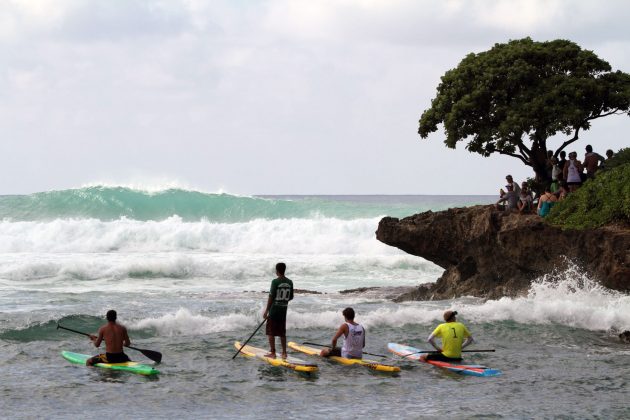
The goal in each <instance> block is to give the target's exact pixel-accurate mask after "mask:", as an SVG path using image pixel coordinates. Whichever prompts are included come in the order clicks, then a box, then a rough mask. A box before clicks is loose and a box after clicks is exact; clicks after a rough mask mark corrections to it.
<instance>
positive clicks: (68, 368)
mask: <svg viewBox="0 0 630 420" xmlns="http://www.w3.org/2000/svg"><path fill="white" fill-rule="evenodd" d="M494 200H495V197H492V196H388V195H375V196H252V197H250V196H236V195H229V194H210V193H204V192H199V191H189V190H184V189H164V190H156V191H143V190H138V189H132V188H127V187H117V186H91V187H84V188H77V189H71V190H63V191H49V192H42V193H36V194H30V195H13V196H7V195H5V196H0V220H1V221H0V370H1V371H2V374H1V375H0V395H1V398H0V417H2V418H85V419H91V418H94V419H96V418H103V417H106V418H113V417H119V418H173V417H180V418H321V417H331V416H336V417H345V418H359V417H365V416H371V417H373V418H471V417H476V418H629V417H630V404H629V403H628V382H629V381H630V379H629V378H630V345H629V344H622V343H620V342H619V340H618V338H617V334H618V333H619V331H622V330H630V296H628V295H626V294H622V293H619V292H615V291H611V290H607V289H604V288H602V287H601V286H599V285H598V284H597V283H596V282H595V281H593V279H590V278H589V277H588V276H587V275H586V274H585V273H583V272H582V271H580V269H579V267H578V265H572V266H571V267H570V268H569V269H568V270H566V271H562V272H555V273H549V274H547V275H545V276H543V277H541V278H539V279H537V281H536V282H535V283H534V284H533V286H532V287H531V289H530V291H529V293H528V294H527V295H526V296H522V297H518V298H502V299H499V300H484V299H479V298H474V297H462V298H459V299H453V300H448V301H431V302H405V303H394V302H393V301H392V300H391V297H392V296H393V295H395V294H396V293H398V292H400V291H401V290H404V289H405V288H409V287H413V286H416V285H418V284H420V283H426V282H433V281H435V280H436V279H437V278H438V277H439V276H440V275H441V273H442V271H443V270H442V269H441V268H440V267H438V266H436V265H434V264H432V263H431V262H429V261H426V260H424V259H422V258H419V257H416V256H412V255H408V254H405V253H404V252H402V251H400V250H398V249H395V248H391V247H389V246H387V245H385V244H382V243H380V242H378V241H377V240H376V238H375V234H374V232H375V230H376V228H377V225H378V222H379V220H380V219H381V218H382V217H383V216H394V217H405V216H408V215H412V214H414V213H418V212H422V211H427V210H433V211H437V210H443V209H446V208H449V207H461V206H468V205H473V204H484V203H491V202H493V201H494ZM279 261H283V262H285V263H286V264H287V273H286V274H287V277H289V278H291V279H292V280H293V281H294V284H295V287H296V289H300V292H298V293H296V295H295V299H294V300H293V301H292V302H291V303H290V305H289V311H288V320H287V329H288V332H287V335H288V339H289V340H290V341H296V342H305V341H311V342H323V343H328V342H330V339H331V336H332V335H333V333H334V332H335V330H336V328H337V327H338V326H339V324H341V322H343V318H342V316H341V310H342V309H343V308H345V307H347V306H352V307H353V308H354V309H355V310H356V312H357V318H356V320H357V321H358V322H360V323H362V324H363V325H364V326H365V328H366V330H367V346H366V351H368V352H372V353H377V354H387V348H386V346H387V343H388V342H401V343H406V344H410V345H413V346H416V347H421V348H422V347H424V348H427V344H426V337H427V336H428V335H429V334H430V332H431V331H432V329H433V328H434V326H435V325H437V324H438V323H439V322H440V321H441V314H442V313H443V311H444V310H447V309H456V310H457V311H458V312H459V316H458V318H459V320H460V321H462V322H464V323H465V324H466V325H467V326H468V327H469V329H470V330H471V332H472V333H473V335H474V337H475V340H476V344H475V345H473V346H472V347H471V348H485V349H488V348H491V349H496V352H495V353H477V354H475V353H469V354H468V355H467V356H466V362H470V363H478V364H484V365H487V366H489V367H492V368H495V369H500V370H501V371H502V372H503V374H502V375H501V376H498V377H489V378H478V377H469V376H461V375H458V374H455V373H450V372H447V371H444V370H441V369H437V368H434V367H431V366H429V365H426V364H418V363H417V362H412V361H402V360H399V359H396V358H395V357H394V356H391V357H387V358H384V359H379V360H384V361H385V362H386V363H395V364H398V365H399V366H401V368H402V371H401V372H400V373H399V374H397V375H385V374H377V373H374V372H372V371H369V370H366V369H364V368H361V367H353V366H339V365H335V364H332V363H330V362H328V361H324V360H317V359H313V360H311V361H315V362H317V363H318V364H319V367H320V371H319V373H318V374H316V375H312V376H305V375H303V374H297V373H295V372H292V371H289V370H285V369H282V368H274V367H271V366H269V365H266V364H264V363H262V362H260V361H257V360H252V359H247V358H245V357H241V356H239V357H237V358H235V359H234V360H232V356H233V355H234V353H235V351H236V350H235V348H234V341H235V340H241V341H242V340H245V339H246V338H247V337H249V335H250V334H251V333H252V332H253V330H254V329H255V328H256V326H257V325H258V324H259V323H260V322H261V316H262V311H263V308H264V305H265V303H266V299H267V291H268V288H269V284H270V282H271V280H272V279H273V278H274V277H275V276H274V274H275V273H274V267H275V264H276V263H277V262H279ZM359 288H368V289H367V290H363V291H361V290H356V291H352V290H353V289H359ZM348 290H350V292H348ZM109 309H116V310H117V311H118V314H119V320H120V322H121V323H123V324H125V325H126V326H127V327H128V329H129V332H130V335H131V339H132V345H135V346H137V347H140V348H147V349H152V350H157V351H160V352H162V353H163V355H164V358H163V361H162V363H161V364H160V365H159V367H158V369H159V370H160V371H161V372H162V373H161V374H160V375H159V376H157V377H142V376H138V375H133V374H130V373H125V372H114V371H108V370H103V369H95V368H86V367H82V366H77V365H72V364H70V363H68V362H66V361H65V360H64V359H63V358H62V357H61V355H60V352H61V351H63V350H69V351H74V352H78V353H86V354H97V353H98V352H97V350H96V349H95V348H94V347H93V346H92V345H91V344H90V343H89V341H88V340H87V339H86V338H85V337H83V336H80V335H76V334H73V333H70V332H65V331H61V330H57V329H56V326H57V324H58V323H59V324H61V325H63V326H67V327H70V328H74V329H77V330H81V331H86V332H90V333H94V332H95V331H96V330H97V328H98V327H99V326H100V325H101V324H103V323H104V315H105V312H106V311H107V310H109ZM250 344H252V345H255V346H258V347H263V348H267V340H266V337H265V335H264V332H263V331H261V332H259V333H258V334H257V335H256V336H255V337H254V338H253V339H252V341H251V342H250ZM128 354H129V356H131V357H132V358H133V359H134V360H137V361H143V362H149V361H148V360H147V359H145V358H143V356H142V355H141V354H140V353H138V352H135V351H133V350H129V351H128ZM298 357H300V358H302V359H308V357H309V356H306V355H298Z"/></svg>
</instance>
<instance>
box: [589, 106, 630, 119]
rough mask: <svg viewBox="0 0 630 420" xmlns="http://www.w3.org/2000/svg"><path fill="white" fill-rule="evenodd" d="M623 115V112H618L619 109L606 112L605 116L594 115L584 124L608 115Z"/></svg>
mask: <svg viewBox="0 0 630 420" xmlns="http://www.w3.org/2000/svg"><path fill="white" fill-rule="evenodd" d="M623 114H625V112H623V111H620V110H619V108H617V109H615V110H614V111H610V112H607V113H605V114H597V115H595V116H593V117H588V118H587V119H585V120H584V122H586V121H591V120H596V119H597V118H602V117H607V116H609V115H623Z"/></svg>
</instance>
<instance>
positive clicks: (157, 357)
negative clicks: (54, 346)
mask: <svg viewBox="0 0 630 420" xmlns="http://www.w3.org/2000/svg"><path fill="white" fill-rule="evenodd" d="M59 328H61V329H62V330H67V331H72V332H73V333H77V334H81V335H85V336H88V337H89V336H90V334H87V333H84V332H81V331H77V330H73V329H72V328H66V327H62V326H61V325H59V324H57V329H59ZM125 347H129V348H130V349H133V350H136V351H139V352H140V353H142V354H143V355H144V356H145V357H146V358H148V359H151V360H153V361H154V362H155V363H160V362H161V361H162V353H160V352H159V351H153V350H145V349H139V348H137V347H132V346H125Z"/></svg>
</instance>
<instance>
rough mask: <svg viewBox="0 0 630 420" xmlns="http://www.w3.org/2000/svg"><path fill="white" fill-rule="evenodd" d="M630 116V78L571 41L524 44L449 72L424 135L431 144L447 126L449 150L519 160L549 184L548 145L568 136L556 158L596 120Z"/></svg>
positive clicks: (424, 122) (425, 119) (500, 47)
mask: <svg viewBox="0 0 630 420" xmlns="http://www.w3.org/2000/svg"><path fill="white" fill-rule="evenodd" d="M629 109H630V75H628V74H626V73H623V72H621V71H614V72H613V71H611V67H610V65H609V64H608V63H607V62H606V61H604V60H602V59H600V58H598V57H597V56H596V55H595V54H594V53H593V52H592V51H588V50H582V49H581V48H580V47H579V46H578V45H577V44H575V43H573V42H571V41H567V40H555V41H549V42H535V41H532V40H531V39H530V38H524V39H520V40H514V41H510V42H508V43H505V44H495V45H494V47H493V48H492V49H490V50H488V51H485V52H482V53H479V54H473V53H471V54H469V55H467V56H466V57H465V58H464V59H463V60H462V61H461V62H460V63H459V65H458V66H457V67H456V68H454V69H452V70H449V71H447V72H446V73H445V74H444V76H442V82H441V83H440V85H439V86H438V88H437V95H436V97H435V98H434V99H433V100H432V101H431V107H430V108H429V109H427V110H425V111H424V113H423V114H422V116H421V118H420V127H419V130H418V133H419V134H420V136H421V137H422V138H426V137H427V136H428V135H429V134H430V133H432V132H434V131H437V129H438V125H439V124H443V125H444V130H445V132H446V140H445V141H444V143H445V144H446V145H447V146H448V147H450V148H455V147H456V145H457V143H458V142H459V141H462V140H467V142H468V143H467V144H466V148H467V149H468V150H469V151H471V152H475V153H479V154H481V155H483V156H489V155H491V154H492V153H500V154H504V155H508V156H512V157H515V158H518V159H520V160H521V161H522V162H523V163H524V164H525V165H528V166H531V167H532V168H533V169H534V171H535V172H536V174H537V176H538V177H539V179H541V180H544V179H546V178H547V171H546V170H545V168H546V160H547V156H546V154H547V150H548V147H549V145H548V144H547V139H548V138H549V137H551V136H554V135H555V134H558V133H563V134H564V135H566V136H567V137H566V138H565V139H564V141H563V142H562V143H561V144H560V145H558V147H557V148H556V149H555V153H554V155H555V156H557V155H558V154H559V153H560V151H561V150H562V149H564V148H565V147H567V146H568V145H569V144H571V143H573V142H575V141H576V140H578V138H579V134H580V130H588V129H589V128H590V127H591V122H592V121H593V120H595V119H597V118H601V117H605V116H608V115H611V114H624V113H625V114H628V115H630V112H629ZM550 149H551V150H553V149H552V148H550Z"/></svg>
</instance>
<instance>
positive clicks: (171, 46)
mask: <svg viewBox="0 0 630 420" xmlns="http://www.w3.org/2000/svg"><path fill="white" fill-rule="evenodd" d="M605 4H606V7H604V6H603V5H602V3H599V2H592V1H580V0H575V1H568V0H566V1H562V0H523V1H518V0H514V1H507V0H496V1H492V0H478V1H475V0H470V1H463V0H435V1H423V0H409V1H407V0H379V1H376V0H362V1H359V0H304V1H303V0H269V1H245V0H229V1H220V0H215V1H200V0H159V1H158V0H156V1H144V0H93V1H88V0H83V1H81V0H0V175H1V176H0V195H2V194H25V193H31V192H37V191H47V190H53V189H54V190H60V189H67V188H79V187H82V186H85V185H99V184H100V185H126V186H136V187H139V188H165V187H174V186H179V187H183V188H191V189H196V190H202V191H208V192H226V193H232V194H244V195H247V194H495V193H497V191H498V189H499V188H500V187H502V186H503V184H504V182H505V180H504V178H505V175H506V174H508V173H510V174H512V175H514V177H515V179H516V180H517V181H519V180H524V179H525V177H527V176H531V171H530V169H529V168H528V167H525V166H523V165H522V163H520V161H518V160H516V159H514V158H510V157H505V156H499V155H496V156H491V157H488V158H484V157H481V156H480V155H477V154H471V153H470V152H468V151H467V150H466V149H465V148H464V143H460V144H459V146H458V148H457V149H456V150H452V149H448V148H446V147H445V146H444V144H443V140H444V132H443V130H442V129H440V130H438V132H436V133H434V134H433V135H431V136H430V137H429V138H428V139H421V138H420V137H419V135H418V134H417V130H418V119H419V118H420V115H421V114H422V112H423V111H424V110H425V109H426V108H428V107H429V106H430V103H431V99H432V98H433V97H434V96H435V93H436V88H437V85H438V84H439V81H440V77H441V76H442V75H443V74H444V73H445V72H446V71H448V70H449V69H451V68H454V67H456V66H457V64H458V63H459V62H460V61H461V60H462V59H463V58H464V56H465V55H466V54H468V53H470V52H481V51H485V50H488V49H490V48H491V47H492V46H493V45H494V44H495V43H504V42H507V41H509V40H511V39H519V38H523V37H526V36H530V37H531V38H532V39H534V40H535V41H546V40H552V39H558V38H562V39H569V40H571V41H574V42H576V43H577V44H579V45H580V46H581V47H582V48H584V49H588V50H593V51H594V52H595V53H596V54H597V55H598V56H599V57H600V58H602V59H604V60H606V61H608V62H609V63H610V64H611V66H612V68H613V69H614V70H622V71H624V72H630V54H628V51H630V31H629V30H628V22H630V2H627V1H614V0H609V1H607V2H606V3H605ZM628 128H630V119H629V118H628V117H627V116H610V117H607V118H603V119H600V120H596V121H595V122H594V123H593V127H592V128H591V130H589V131H586V132H583V133H582V135H581V139H580V140H579V141H578V142H576V143H574V145H572V146H574V147H573V150H577V151H578V155H579V156H580V157H581V156H583V154H584V146H585V145H586V144H592V145H593V147H594V149H595V151H598V152H600V153H601V154H603V153H604V151H605V150H606V149H609V148H610V149H613V150H618V149H619V148H621V147H627V146H628V145H629V144H630V141H629V138H628V135H627V132H628ZM559 143H560V139H558V140H557V143H556V144H559Z"/></svg>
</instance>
